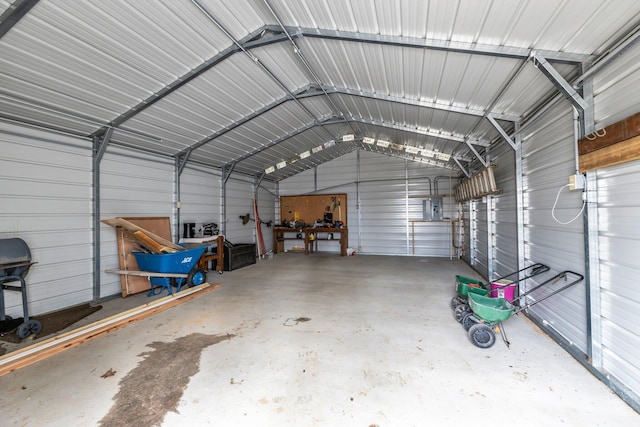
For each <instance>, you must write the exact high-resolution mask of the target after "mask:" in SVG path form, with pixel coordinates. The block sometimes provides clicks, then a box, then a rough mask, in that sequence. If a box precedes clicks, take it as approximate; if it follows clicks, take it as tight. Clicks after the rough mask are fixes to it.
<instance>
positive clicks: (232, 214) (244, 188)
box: [224, 174, 256, 243]
mask: <svg viewBox="0 0 640 427" xmlns="http://www.w3.org/2000/svg"><path fill="white" fill-rule="evenodd" d="M253 187H254V182H253V179H252V178H251V177H246V176H242V175H238V174H232V175H231V178H229V180H228V181H227V188H226V204H227V223H226V224H225V230H226V231H225V233H224V235H225V238H226V239H227V240H228V241H229V242H231V243H255V235H256V234H255V231H256V228H255V223H254V222H253V221H250V222H249V223H247V224H244V225H243V224H242V219H240V216H241V215H246V214H250V215H251V218H254V214H253Z"/></svg>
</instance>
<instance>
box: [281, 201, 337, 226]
mask: <svg viewBox="0 0 640 427" xmlns="http://www.w3.org/2000/svg"><path fill="white" fill-rule="evenodd" d="M325 213H330V214H331V215H332V216H333V221H342V223H343V226H344V227H348V223H347V195H346V194H344V193H339V194H313V195H303V196H281V197H280V223H282V220H287V221H289V222H291V221H293V220H296V221H298V220H301V221H304V223H305V224H309V225H312V224H313V223H314V222H316V221H317V220H320V221H322V220H323V219H324V214H325Z"/></svg>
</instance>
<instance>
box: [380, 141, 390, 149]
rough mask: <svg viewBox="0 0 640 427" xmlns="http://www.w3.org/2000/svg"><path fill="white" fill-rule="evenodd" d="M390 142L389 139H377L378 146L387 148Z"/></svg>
mask: <svg viewBox="0 0 640 427" xmlns="http://www.w3.org/2000/svg"><path fill="white" fill-rule="evenodd" d="M390 145H391V143H390V142H389V141H380V140H378V147H382V148H387V147H388V146H390Z"/></svg>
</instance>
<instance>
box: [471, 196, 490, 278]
mask: <svg viewBox="0 0 640 427" xmlns="http://www.w3.org/2000/svg"><path fill="white" fill-rule="evenodd" d="M487 201H489V203H491V198H490V197H485V198H483V199H477V200H473V201H472V202H471V209H472V210H473V212H472V223H471V240H472V242H471V245H472V248H473V249H472V253H471V259H472V260H471V266H472V267H473V268H474V269H475V270H476V271H477V272H478V273H479V274H480V275H481V276H482V277H485V278H487V277H488V276H489V255H488V249H487V248H488V246H487V245H488V244H489V243H488V242H489V227H488V225H487Z"/></svg>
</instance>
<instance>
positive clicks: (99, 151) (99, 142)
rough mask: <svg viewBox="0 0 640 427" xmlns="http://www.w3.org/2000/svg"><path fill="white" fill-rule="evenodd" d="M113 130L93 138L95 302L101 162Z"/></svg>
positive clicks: (97, 293)
mask: <svg viewBox="0 0 640 427" xmlns="http://www.w3.org/2000/svg"><path fill="white" fill-rule="evenodd" d="M112 135H113V128H108V129H107V130H106V132H105V133H104V134H103V135H101V136H94V137H93V141H92V143H93V153H92V166H93V167H92V190H93V301H94V302H97V301H98V300H99V299H100V242H101V240H100V216H101V215H100V213H101V208H100V162H102V158H103V157H104V153H105V152H106V151H107V146H108V145H109V140H110V139H111V136H112Z"/></svg>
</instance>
